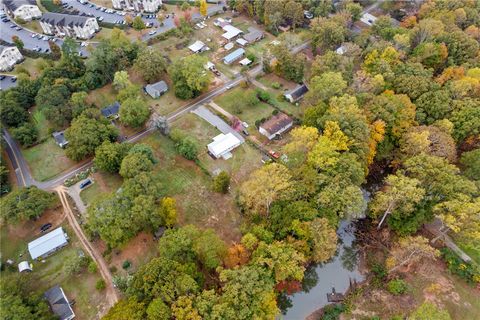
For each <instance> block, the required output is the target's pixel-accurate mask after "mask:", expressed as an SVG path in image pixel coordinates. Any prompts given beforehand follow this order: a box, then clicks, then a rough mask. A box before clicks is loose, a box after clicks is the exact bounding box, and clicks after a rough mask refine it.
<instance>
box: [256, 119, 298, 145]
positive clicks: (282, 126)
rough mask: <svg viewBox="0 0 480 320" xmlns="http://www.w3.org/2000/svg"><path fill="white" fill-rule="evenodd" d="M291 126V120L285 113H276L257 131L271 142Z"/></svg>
mask: <svg viewBox="0 0 480 320" xmlns="http://www.w3.org/2000/svg"><path fill="white" fill-rule="evenodd" d="M292 126H293V119H292V118H290V117H289V116H287V115H286V114H285V113H278V114H277V115H274V116H273V117H271V118H270V119H268V120H267V121H265V122H264V123H262V124H261V125H260V128H259V129H258V131H260V133H261V134H263V135H264V136H266V137H267V138H268V140H272V139H273V138H275V137H276V136H277V135H279V134H282V133H283V132H285V131H287V130H288V129H290V128H291V127H292Z"/></svg>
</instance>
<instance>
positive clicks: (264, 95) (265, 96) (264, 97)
mask: <svg viewBox="0 0 480 320" xmlns="http://www.w3.org/2000/svg"><path fill="white" fill-rule="evenodd" d="M256 93H257V97H258V99H260V101H263V102H267V103H270V101H271V99H272V97H271V96H270V93H268V92H267V91H265V90H262V89H260V88H257V90H256Z"/></svg>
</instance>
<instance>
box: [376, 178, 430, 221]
mask: <svg viewBox="0 0 480 320" xmlns="http://www.w3.org/2000/svg"><path fill="white" fill-rule="evenodd" d="M424 196H425V190H424V189H423V188H422V187H421V186H420V181H419V180H417V179H414V178H408V177H405V176H403V175H389V176H388V177H387V179H386V185H385V187H384V189H383V190H381V191H379V192H377V193H376V194H375V197H374V199H373V201H372V202H371V204H370V209H371V212H372V214H373V216H374V217H379V216H382V218H381V220H380V222H379V223H378V228H380V227H381V226H382V224H383V222H384V221H385V219H386V218H387V217H388V216H389V215H395V216H397V217H402V216H407V217H408V216H410V215H412V214H413V215H415V209H416V206H417V205H418V204H419V203H420V201H422V200H423V197H424ZM421 223H423V221H420V222H419V224H420V225H421ZM413 231H416V229H415V230H413Z"/></svg>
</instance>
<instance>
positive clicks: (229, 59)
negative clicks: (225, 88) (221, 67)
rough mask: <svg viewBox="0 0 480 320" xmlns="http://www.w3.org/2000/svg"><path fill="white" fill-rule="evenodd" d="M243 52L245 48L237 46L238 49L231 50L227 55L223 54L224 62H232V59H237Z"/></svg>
mask: <svg viewBox="0 0 480 320" xmlns="http://www.w3.org/2000/svg"><path fill="white" fill-rule="evenodd" d="M244 54H245V49H242V48H239V49H237V50H235V51H233V52H232V53H230V54H229V55H227V56H225V58H223V60H224V61H225V62H226V63H230V62H233V61H235V60H237V59H238V58H240V57H241V56H243V55H244Z"/></svg>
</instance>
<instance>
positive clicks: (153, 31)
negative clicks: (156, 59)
mask: <svg viewBox="0 0 480 320" xmlns="http://www.w3.org/2000/svg"><path fill="white" fill-rule="evenodd" d="M155 33H157V30H152V31H150V32H149V33H148V34H149V35H151V36H153V35H154V34H155Z"/></svg>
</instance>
